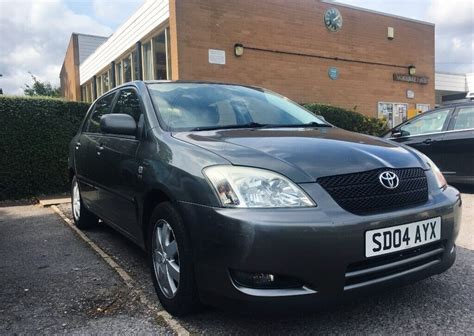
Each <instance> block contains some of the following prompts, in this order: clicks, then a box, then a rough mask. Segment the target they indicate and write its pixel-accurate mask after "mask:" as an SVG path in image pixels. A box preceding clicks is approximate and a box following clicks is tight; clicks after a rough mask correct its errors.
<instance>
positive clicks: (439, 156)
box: [390, 108, 453, 171]
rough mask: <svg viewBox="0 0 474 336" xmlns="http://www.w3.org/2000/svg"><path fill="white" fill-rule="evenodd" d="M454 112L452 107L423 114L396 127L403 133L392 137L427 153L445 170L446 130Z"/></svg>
mask: <svg viewBox="0 0 474 336" xmlns="http://www.w3.org/2000/svg"><path fill="white" fill-rule="evenodd" d="M452 112H453V109H452V108H440V109H439V110H435V111H432V112H427V113H426V114H422V115H420V116H418V117H416V118H413V119H412V120H409V121H407V122H405V123H404V124H402V125H400V126H398V127H396V129H395V130H396V132H397V133H401V135H400V136H398V137H394V138H390V139H391V140H394V141H397V142H400V143H403V144H405V145H408V146H410V147H413V148H415V149H417V150H419V151H420V152H422V153H424V154H426V156H428V157H429V158H430V159H431V160H433V161H434V162H435V163H436V165H437V166H438V167H439V168H440V169H441V170H442V171H443V170H444V167H445V165H446V157H445V153H444V150H443V141H444V132H445V131H446V129H447V127H448V125H449V120H450V116H451V114H452Z"/></svg>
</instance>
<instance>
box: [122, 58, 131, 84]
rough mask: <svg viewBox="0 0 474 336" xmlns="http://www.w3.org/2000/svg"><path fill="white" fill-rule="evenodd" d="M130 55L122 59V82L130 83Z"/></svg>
mask: <svg viewBox="0 0 474 336" xmlns="http://www.w3.org/2000/svg"><path fill="white" fill-rule="evenodd" d="M130 57H131V55H129V56H128V57H126V58H124V59H123V62H122V64H123V82H124V83H126V82H131V81H132V62H131V61H130Z"/></svg>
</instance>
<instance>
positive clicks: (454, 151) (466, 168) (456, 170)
mask: <svg viewBox="0 0 474 336" xmlns="http://www.w3.org/2000/svg"><path fill="white" fill-rule="evenodd" d="M451 119H452V120H451V122H450V124H449V127H448V132H446V134H445V136H444V141H443V150H444V152H445V153H446V154H445V155H446V163H445V169H446V170H445V171H443V173H444V174H445V175H446V177H447V178H448V179H449V178H450V177H456V178H462V179H463V180H465V179H466V178H467V177H470V178H471V179H474V106H460V107H458V108H457V109H456V111H454V114H453V117H452V118H451Z"/></svg>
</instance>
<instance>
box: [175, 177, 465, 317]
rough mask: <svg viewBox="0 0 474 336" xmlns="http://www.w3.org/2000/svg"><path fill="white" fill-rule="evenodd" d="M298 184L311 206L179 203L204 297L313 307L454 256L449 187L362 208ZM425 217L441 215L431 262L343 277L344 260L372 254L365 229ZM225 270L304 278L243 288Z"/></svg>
mask: <svg viewBox="0 0 474 336" xmlns="http://www.w3.org/2000/svg"><path fill="white" fill-rule="evenodd" d="M303 188H304V189H305V191H306V192H307V193H308V194H309V195H311V196H312V197H313V199H315V200H316V201H317V203H318V207H316V208H304V209H302V208H300V209H224V208H212V207H207V206H201V205H196V204H190V203H184V202H180V203H179V206H180V208H181V210H182V211H181V213H182V214H183V216H184V219H185V221H186V224H187V227H188V228H189V232H190V235H191V241H192V244H193V247H192V248H193V251H194V256H195V260H194V265H195V276H196V282H197V286H198V288H199V292H200V296H201V300H202V301H203V302H204V303H207V304H212V305H225V306H227V307H229V305H228V304H229V303H234V304H237V305H239V304H240V306H244V307H248V304H249V303H252V304H254V305H255V306H256V307H258V306H259V304H263V305H265V307H266V308H268V307H269V306H268V305H267V304H268V303H272V307H275V308H276V309H278V306H279V305H278V304H282V305H283V306H284V307H285V308H288V307H289V306H291V305H292V304H294V305H297V306H303V305H305V304H308V305H310V306H313V307H314V306H318V305H320V304H323V305H324V304H326V303H332V302H336V301H338V300H340V299H344V298H346V297H351V296H353V295H359V294H361V293H366V292H370V291H373V290H374V289H379V288H384V287H390V286H399V285H404V284H408V283H411V282H415V281H418V280H421V279H423V278H426V277H428V276H431V275H434V274H437V273H441V272H443V271H445V270H447V269H448V268H449V267H450V266H451V265H452V264H453V263H454V260H455V245H454V242H455V239H456V237H457V235H458V232H459V225H460V216H461V198H460V194H459V192H458V191H457V190H456V189H454V188H452V187H448V188H447V189H446V190H444V191H442V192H437V193H435V194H430V197H429V200H428V202H427V203H426V204H424V205H420V206H417V207H412V208H409V209H404V210H397V211H392V212H387V213H381V214H376V215H370V216H357V215H354V214H351V213H348V212H347V211H345V210H343V209H342V208H340V207H339V206H338V205H337V203H335V202H334V201H333V200H332V199H331V197H329V196H328V195H327V193H326V192H325V191H324V189H322V188H321V187H320V186H319V185H318V184H316V183H311V184H307V185H303ZM433 217H441V220H442V228H441V241H440V243H439V244H438V245H437V246H433V249H438V251H441V252H440V253H438V254H437V257H436V258H435V259H436V260H437V261H436V262H433V258H431V259H430V262H429V263H428V261H427V262H426V263H424V264H423V262H421V264H420V262H418V263H417V264H416V265H415V264H414V266H413V268H410V269H408V270H407V269H406V268H405V269H403V271H400V272H399V273H395V274H391V275H390V276H388V277H387V276H380V277H379V278H376V279H371V280H370V281H365V282H364V281H361V282H360V283H359V284H356V285H355V286H354V284H353V282H350V281H349V280H348V278H347V274H348V273H350V267H351V265H354V264H360V263H362V264H363V263H364V262H367V260H370V259H372V258H366V257H365V240H364V236H365V232H366V231H367V230H373V229H378V228H383V227H389V226H394V225H400V224H405V223H411V222H416V221H420V220H424V219H428V218H433ZM440 248H442V250H439V249H440ZM420 253H421V252H420ZM423 253H424V252H423ZM393 254H396V253H393ZM393 254H392V255H393ZM392 255H391V254H388V255H386V256H384V257H388V258H390V257H393V256H392ZM420 265H421V266H422V267H420ZM415 266H416V267H415ZM229 270H239V271H244V272H262V273H272V274H278V275H283V276H287V277H292V278H295V279H298V280H300V281H301V282H302V283H304V286H303V287H302V288H299V289H250V288H245V287H241V286H239V285H236V283H235V282H234V281H233V280H232V279H231V276H230V272H229ZM392 273H393V272H392Z"/></svg>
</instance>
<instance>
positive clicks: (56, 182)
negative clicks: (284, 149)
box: [0, 96, 387, 200]
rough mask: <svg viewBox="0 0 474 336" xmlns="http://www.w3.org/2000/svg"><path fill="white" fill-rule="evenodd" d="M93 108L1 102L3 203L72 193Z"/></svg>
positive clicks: (336, 119)
mask: <svg viewBox="0 0 474 336" xmlns="http://www.w3.org/2000/svg"><path fill="white" fill-rule="evenodd" d="M305 107H306V108H307V109H309V110H310V111H312V112H313V113H315V114H319V115H322V116H324V118H325V119H326V120H327V121H328V122H330V123H332V124H334V125H336V126H338V127H341V128H344V129H347V130H350V131H355V132H360V133H366V134H372V135H381V134H382V133H384V132H385V131H386V130H387V127H386V124H385V122H384V121H383V120H379V119H377V118H370V117H366V116H364V115H362V114H360V113H356V112H352V111H348V110H345V109H342V108H338V107H332V106H328V105H321V104H306V105H305ZM88 108H89V104H86V103H77V102H67V101H63V100H60V99H51V98H23V97H2V96H0V130H1V132H0V200H6V199H18V198H24V197H30V196H34V195H39V194H48V193H56V192H62V191H67V189H68V186H69V183H68V178H69V177H68V172H67V157H68V145H69V142H70V140H71V138H72V137H73V136H74V134H75V133H76V132H77V129H78V127H79V125H80V123H81V121H82V119H83V118H84V115H85V113H86V112H87V109H88Z"/></svg>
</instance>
